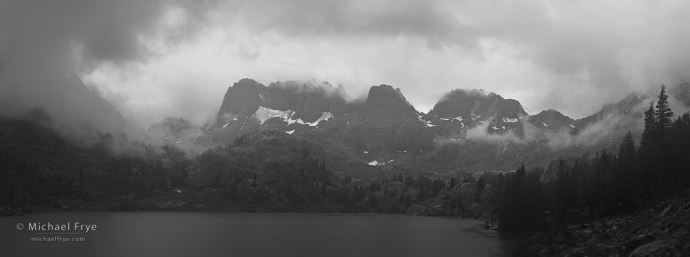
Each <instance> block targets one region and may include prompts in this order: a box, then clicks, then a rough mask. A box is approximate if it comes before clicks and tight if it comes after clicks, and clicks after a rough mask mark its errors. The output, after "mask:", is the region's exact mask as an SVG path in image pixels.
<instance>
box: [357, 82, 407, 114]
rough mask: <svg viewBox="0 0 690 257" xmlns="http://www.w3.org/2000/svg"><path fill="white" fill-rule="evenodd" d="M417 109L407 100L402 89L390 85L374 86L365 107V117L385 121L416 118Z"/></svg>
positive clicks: (370, 90)
mask: <svg viewBox="0 0 690 257" xmlns="http://www.w3.org/2000/svg"><path fill="white" fill-rule="evenodd" d="M416 116H417V110H415V109H414V107H413V106H412V105H411V104H410V103H409V102H407V99H405V96H403V94H402V92H400V89H397V88H393V87H391V86H389V85H380V86H373V87H371V88H370V89H369V94H368V95H367V102H366V104H365V107H364V119H365V120H367V121H372V122H385V121H393V120H400V119H414V118H415V117H416Z"/></svg>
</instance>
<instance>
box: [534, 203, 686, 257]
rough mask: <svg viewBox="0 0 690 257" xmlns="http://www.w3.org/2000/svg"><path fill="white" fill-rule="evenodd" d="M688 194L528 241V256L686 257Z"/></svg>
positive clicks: (572, 225) (568, 227)
mask: <svg viewBox="0 0 690 257" xmlns="http://www.w3.org/2000/svg"><path fill="white" fill-rule="evenodd" d="M689 221H690V191H686V192H685V193H682V194H678V195H676V196H673V197H671V198H670V199H668V198H667V199H664V200H658V199H657V200H655V201H651V202H650V203H649V206H648V207H646V208H641V209H640V210H637V211H635V212H633V213H630V214H626V215H622V216H616V217H611V218H604V219H597V220H594V221H591V222H586V223H577V224H571V225H569V226H567V228H563V229H561V230H554V231H553V232H551V233H537V234H536V235H534V236H532V237H530V238H529V239H528V241H527V244H528V245H530V247H529V249H528V253H529V254H530V256H631V257H642V256H690V222H689Z"/></svg>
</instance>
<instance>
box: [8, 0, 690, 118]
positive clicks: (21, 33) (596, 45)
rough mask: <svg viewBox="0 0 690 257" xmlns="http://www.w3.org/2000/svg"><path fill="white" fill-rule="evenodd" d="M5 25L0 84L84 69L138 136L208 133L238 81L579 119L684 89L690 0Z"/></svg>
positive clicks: (408, 5)
mask: <svg viewBox="0 0 690 257" xmlns="http://www.w3.org/2000/svg"><path fill="white" fill-rule="evenodd" d="M0 16H2V17H0V76H2V75H3V74H2V70H3V67H10V66H12V65H15V64H13V63H18V62H25V63H27V64H26V65H25V66H26V69H27V70H31V73H40V72H42V69H43V68H37V67H38V66H39V65H38V64H39V63H40V66H45V67H47V68H45V69H55V68H56V67H59V69H61V70H64V71H65V72H76V74H78V76H79V77H80V78H81V79H82V80H83V81H84V82H86V84H87V85H88V86H89V87H91V88H92V89H93V90H94V91H96V92H98V93H99V94H100V95H101V96H102V97H103V98H105V99H106V100H108V101H110V102H111V103H112V104H113V105H114V106H115V107H116V108H117V109H118V110H120V112H122V114H123V115H124V116H125V117H126V118H129V119H130V120H132V121H133V122H135V123H136V124H138V125H140V126H142V127H144V128H146V127H148V126H149V125H150V124H151V123H153V122H157V121H160V120H161V119H162V118H163V117H165V116H184V117H186V118H189V119H191V120H193V121H195V122H197V123H200V122H203V121H204V120H206V119H207V118H208V117H210V116H212V115H215V113H216V112H217V110H218V107H219V106H220V103H221V101H222V97H223V95H224V94H225V91H226V90H227V88H228V87H229V86H231V85H232V84H233V83H234V82H236V81H238V80H240V79H242V78H252V79H255V80H257V81H259V82H261V83H264V84H265V85H268V84H269V83H270V82H274V81H284V80H309V79H314V80H317V81H329V82H331V83H332V84H334V85H338V84H340V85H343V86H344V87H345V88H346V91H347V92H348V93H349V94H350V95H351V96H354V97H356V96H359V95H361V94H364V93H366V92H367V91H368V88H369V87H370V86H372V85H378V84H390V85H392V86H394V87H399V88H401V90H402V92H403V93H404V94H405V96H406V97H407V99H408V100H409V101H410V102H411V103H412V104H413V105H414V106H415V107H416V108H417V109H418V110H420V111H425V112H426V111H428V110H429V109H431V108H432V107H433V105H434V104H435V103H436V102H437V101H438V100H439V99H440V98H441V96H442V95H443V94H444V93H446V92H448V91H450V90H452V89H456V88H466V89H472V88H480V89H484V90H485V91H487V92H489V91H492V92H496V93H498V94H500V95H502V96H504V97H506V98H514V99H517V100H519V101H520V102H521V103H522V104H523V106H524V107H525V110H526V111H527V112H528V113H530V114H536V113H537V112H539V111H541V110H544V109H550V108H552V109H557V110H560V111H561V112H563V113H564V114H566V115H568V116H570V117H572V118H581V117H583V116H586V115H589V114H592V113H594V112H596V111H597V110H599V109H600V108H601V106H602V104H605V103H609V102H614V101H617V100H620V99H621V98H622V97H624V96H625V95H626V94H627V93H628V92H630V91H632V90H641V91H647V90H648V88H650V87H653V86H657V87H658V86H659V85H660V84H662V83H665V84H667V85H675V84H678V83H683V82H690V81H689V78H690V33H689V32H690V26H688V24H690V1H599V0H593V1H502V0H476V1H407V0H402V1H401V0H396V1H323V0H318V1H317V0H313V1H312V0H296V1H285V0H274V1H261V0H259V1H256V0H254V1H184V0H147V1H86V0H84V1H76V0H75V1H67V0H64V1H30V0H21V1H5V0H0ZM17 65H18V64H17Z"/></svg>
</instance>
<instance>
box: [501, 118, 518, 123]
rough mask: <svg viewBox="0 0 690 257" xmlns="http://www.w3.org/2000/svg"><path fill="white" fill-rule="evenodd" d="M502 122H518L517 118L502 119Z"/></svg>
mask: <svg viewBox="0 0 690 257" xmlns="http://www.w3.org/2000/svg"><path fill="white" fill-rule="evenodd" d="M503 122H505V123H515V122H518V119H517V118H515V119H511V118H507V117H503Z"/></svg>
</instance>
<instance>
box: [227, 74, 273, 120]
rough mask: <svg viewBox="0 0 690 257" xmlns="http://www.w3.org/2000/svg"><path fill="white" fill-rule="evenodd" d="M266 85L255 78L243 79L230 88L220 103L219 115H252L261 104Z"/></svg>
mask: <svg viewBox="0 0 690 257" xmlns="http://www.w3.org/2000/svg"><path fill="white" fill-rule="evenodd" d="M264 92H266V86H264V85H262V84H261V83H259V82H256V81H255V80H253V79H246V78H245V79H242V80H240V81H238V82H237V83H235V84H233V85H232V87H230V88H228V91H227V92H226V93H225V97H224V98H223V103H222V104H221V105H220V110H219V111H218V117H219V118H221V117H223V116H225V115H237V116H248V115H252V114H253V113H254V112H256V110H257V109H259V106H260V105H261V102H262V101H261V94H262V93H264Z"/></svg>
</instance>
